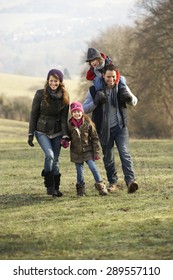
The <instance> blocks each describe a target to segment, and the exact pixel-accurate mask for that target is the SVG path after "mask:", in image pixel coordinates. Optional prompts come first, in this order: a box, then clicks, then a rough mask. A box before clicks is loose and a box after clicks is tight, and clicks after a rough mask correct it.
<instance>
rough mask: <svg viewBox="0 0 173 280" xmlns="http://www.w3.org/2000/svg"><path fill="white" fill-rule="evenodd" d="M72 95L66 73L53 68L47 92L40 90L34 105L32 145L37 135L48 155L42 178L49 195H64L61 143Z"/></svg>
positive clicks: (30, 131) (30, 136) (30, 138)
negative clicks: (61, 172) (68, 90)
mask: <svg viewBox="0 0 173 280" xmlns="http://www.w3.org/2000/svg"><path fill="white" fill-rule="evenodd" d="M68 110H69V96H68V93H67V91H66V88H65V85H64V83H63V74H62V72H61V71H60V70H58V69H51V70H50V71H49V72H48V74H47V81H46V84H45V87H44V89H40V90H37V92H36V94H35V97H34V99H33V103H32V110H31V116H30V122H29V133H28V144H29V145H30V146H31V147H33V146H34V144H33V139H34V135H35V137H36V139H37V141H38V144H39V145H40V147H41V149H42V150H43V152H44V154H45V161H44V169H43V170H42V176H43V177H44V184H45V187H46V188H47V194H48V195H53V196H62V193H61V192H60V190H59V186H60V176H61V174H60V172H59V171H60V164H59V155H60V150H61V140H62V139H63V138H66V137H68V136H67V119H68Z"/></svg>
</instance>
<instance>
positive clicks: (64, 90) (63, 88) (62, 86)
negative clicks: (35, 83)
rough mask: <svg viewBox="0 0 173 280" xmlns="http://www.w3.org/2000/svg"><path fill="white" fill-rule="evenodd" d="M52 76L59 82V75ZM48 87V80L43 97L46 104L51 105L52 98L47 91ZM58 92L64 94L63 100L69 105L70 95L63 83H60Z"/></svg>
mask: <svg viewBox="0 0 173 280" xmlns="http://www.w3.org/2000/svg"><path fill="white" fill-rule="evenodd" d="M52 76H54V77H55V78H56V79H58V80H59V77H58V76H57V75H52ZM48 86H49V81H48V80H47V81H46V83H45V86H44V90H43V97H44V100H45V102H46V104H49V98H50V97H49V93H48V91H47V88H48ZM58 91H60V92H61V93H62V98H63V102H64V104H65V105H69V95H68V92H67V90H66V88H65V84H64V83H63V82H61V81H60V83H59V87H58Z"/></svg>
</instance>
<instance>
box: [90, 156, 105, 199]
mask: <svg viewBox="0 0 173 280" xmlns="http://www.w3.org/2000/svg"><path fill="white" fill-rule="evenodd" d="M86 163H87V164H88V167H89V169H90V170H91V172H92V174H93V176H94V179H95V182H96V183H95V188H96V189H97V190H98V191H99V194H100V195H106V194H108V191H107V189H106V186H105V184H104V183H103V182H102V177H101V175H100V173H99V171H98V169H97V166H96V163H95V161H94V160H91V159H90V160H87V162H86Z"/></svg>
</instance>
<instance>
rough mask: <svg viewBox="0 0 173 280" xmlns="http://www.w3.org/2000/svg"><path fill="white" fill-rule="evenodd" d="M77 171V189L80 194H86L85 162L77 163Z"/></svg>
mask: <svg viewBox="0 0 173 280" xmlns="http://www.w3.org/2000/svg"><path fill="white" fill-rule="evenodd" d="M75 165H76V172H77V183H76V190H77V195H78V196H83V195H85V182H84V163H75Z"/></svg>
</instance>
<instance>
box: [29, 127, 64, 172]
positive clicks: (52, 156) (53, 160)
mask: <svg viewBox="0 0 173 280" xmlns="http://www.w3.org/2000/svg"><path fill="white" fill-rule="evenodd" d="M35 137H36V139H37V141H38V143H39V145H40V147H41V148H42V150H43V152H44V154H45V161H44V171H45V172H48V171H53V172H54V175H58V174H59V168H60V164H59V155H60V150H61V144H60V141H61V138H62V137H61V136H57V137H55V138H52V139H50V138H49V137H48V136H46V135H45V134H43V133H40V132H35Z"/></svg>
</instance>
